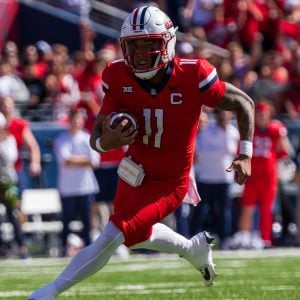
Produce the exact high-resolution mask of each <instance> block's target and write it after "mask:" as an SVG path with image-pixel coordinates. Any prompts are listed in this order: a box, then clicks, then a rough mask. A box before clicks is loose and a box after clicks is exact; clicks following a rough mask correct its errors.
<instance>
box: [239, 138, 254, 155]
mask: <svg viewBox="0 0 300 300" xmlns="http://www.w3.org/2000/svg"><path fill="white" fill-rule="evenodd" d="M240 154H244V155H246V156H248V157H250V158H252V154H253V144H252V142H250V141H245V140H242V141H240Z"/></svg>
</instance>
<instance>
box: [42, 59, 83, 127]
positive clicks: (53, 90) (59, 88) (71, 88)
mask: <svg viewBox="0 0 300 300" xmlns="http://www.w3.org/2000/svg"><path fill="white" fill-rule="evenodd" d="M63 57H64V54H63V53H61V54H59V55H58V57H56V59H54V60H53V61H52V62H51V65H50V72H49V74H48V75H47V77H46V87H47V88H48V89H49V94H50V95H51V96H52V97H53V99H52V102H53V111H54V120H56V121H57V122H60V123H66V122H67V120H68V115H69V111H70V108H71V107H72V106H74V105H76V104H77V103H78V102H79V100H80V90H79V86H78V82H77V80H76V79H75V78H74V77H73V75H72V74H70V72H69V70H68V65H67V62H66V61H63V60H61V59H63Z"/></svg>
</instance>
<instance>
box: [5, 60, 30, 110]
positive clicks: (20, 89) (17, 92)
mask: <svg viewBox="0 0 300 300" xmlns="http://www.w3.org/2000/svg"><path fill="white" fill-rule="evenodd" d="M0 96H2V97H6V96H9V97H12V98H13V99H14V101H15V102H16V104H17V105H26V104H27V103H28V101H29V97H30V96H29V91H28V89H27V87H26V85H25V84H24V82H23V80H22V79H21V78H20V77H19V76H18V75H16V74H14V73H13V69H12V67H11V65H10V64H9V62H8V60H7V59H5V58H3V59H2V60H1V61H0Z"/></svg>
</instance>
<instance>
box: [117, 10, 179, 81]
mask: <svg viewBox="0 0 300 300" xmlns="http://www.w3.org/2000/svg"><path fill="white" fill-rule="evenodd" d="M141 39H142V40H144V42H145V43H146V44H147V42H146V41H145V39H151V40H153V41H155V42H153V44H154V45H156V47H155V49H154V48H151V49H148V50H144V49H145V48H142V50H139V49H138V47H139V46H138V45H139V44H138V43H137V42H138V41H139V40H141ZM120 42H121V47H122V51H123V55H124V59H125V62H126V64H127V65H128V66H129V67H130V68H131V69H132V71H133V72H134V74H135V76H137V77H138V78H140V79H145V80H147V79H150V78H152V77H154V76H155V75H156V73H157V72H158V70H159V69H161V68H163V67H164V66H165V65H166V64H168V62H169V61H170V60H172V59H173V57H174V55H175V43H176V29H175V28H174V25H173V23H172V21H171V19H170V18H169V17H168V16H167V15H166V14H165V13H164V12H162V11H161V10H160V9H159V8H157V7H154V6H142V7H138V8H136V9H135V10H133V12H131V13H130V14H129V15H128V17H127V18H126V20H125V21H124V22H123V25H122V29H121V36H120ZM139 56H140V57H141V56H142V57H143V63H142V66H141V65H140V66H137V62H136V59H137V57H139Z"/></svg>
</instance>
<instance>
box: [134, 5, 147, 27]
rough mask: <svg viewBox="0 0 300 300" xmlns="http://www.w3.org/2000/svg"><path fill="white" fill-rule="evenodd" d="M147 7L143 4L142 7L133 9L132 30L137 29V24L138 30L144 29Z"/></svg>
mask: <svg viewBox="0 0 300 300" xmlns="http://www.w3.org/2000/svg"><path fill="white" fill-rule="evenodd" d="M147 9H148V7H147V6H144V7H139V8H137V9H136V10H135V11H134V14H133V21H132V29H133V30H138V29H137V27H138V26H139V30H144V25H145V14H146V10H147Z"/></svg>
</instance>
